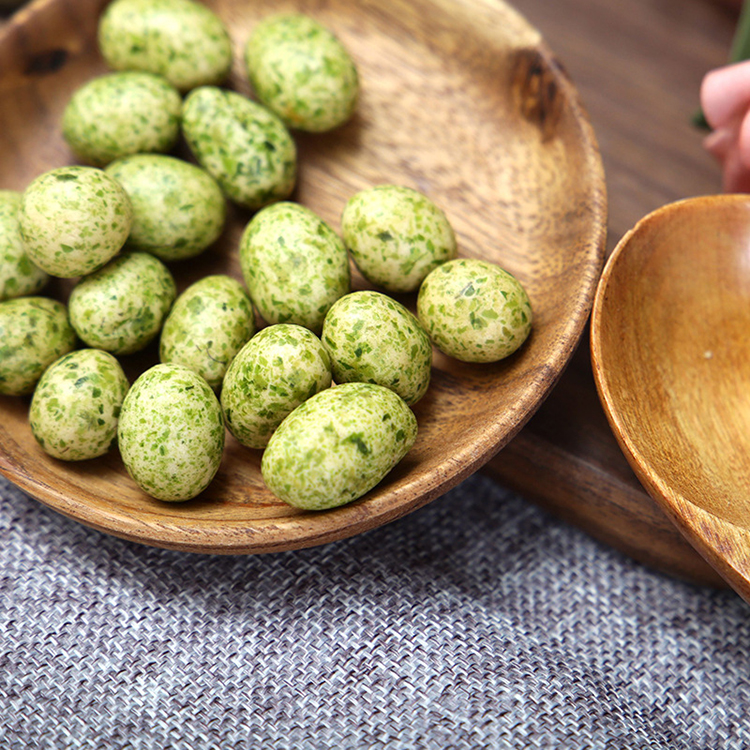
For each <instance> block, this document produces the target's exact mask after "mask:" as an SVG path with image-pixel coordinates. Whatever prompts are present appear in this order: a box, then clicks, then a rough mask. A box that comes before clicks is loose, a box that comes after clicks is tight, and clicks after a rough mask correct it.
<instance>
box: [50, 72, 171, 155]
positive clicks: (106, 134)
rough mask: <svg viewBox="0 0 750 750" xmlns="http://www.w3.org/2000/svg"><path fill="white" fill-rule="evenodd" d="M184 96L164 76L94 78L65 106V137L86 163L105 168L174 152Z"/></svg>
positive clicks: (130, 75)
mask: <svg viewBox="0 0 750 750" xmlns="http://www.w3.org/2000/svg"><path fill="white" fill-rule="evenodd" d="M181 111H182V97H181V96H180V93H179V91H177V89H176V88H175V87H174V86H172V85H171V84H169V83H168V82H167V81H166V80H165V79H164V78H162V77H161V76H156V75H153V74H152V73H141V72H135V71H129V72H125V73H109V74H108V75H104V76H100V77H99V78H94V79H93V80H91V81H89V82H88V83H86V84H84V85H83V86H82V87H81V88H79V89H78V90H77V91H76V92H75V93H74V94H73V96H72V97H71V99H70V101H69V102H68V105H67V106H66V107H65V111H64V113H63V119H62V130H63V137H64V138H65V140H66V141H67V143H68V145H69V146H70V148H71V149H72V150H73V153H74V154H75V155H76V156H77V157H78V158H79V159H80V160H81V161H83V162H86V163H87V164H93V165H94V166H98V167H101V166H104V165H106V164H109V163H110V162H111V161H114V160H115V159H121V158H123V157H125V156H130V155H131V154H139V153H150V152H153V151H156V152H160V153H161V152H165V151H169V150H170V149H171V148H172V147H173V146H174V145H175V143H176V142H177V136H178V135H179V133H180V112H181Z"/></svg>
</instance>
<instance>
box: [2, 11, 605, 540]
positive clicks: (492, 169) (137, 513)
mask: <svg viewBox="0 0 750 750" xmlns="http://www.w3.org/2000/svg"><path fill="white" fill-rule="evenodd" d="M208 4H209V5H211V6H212V7H214V9H215V10H216V12H217V13H218V14H219V15H220V16H221V17H222V18H223V19H224V20H225V22H226V23H227V25H228V27H229V28H230V32H231V34H232V38H233V41H234V44H235V61H236V62H235V67H234V70H233V72H232V76H231V79H230V81H229V83H228V85H229V86H231V87H232V88H235V89H237V90H239V91H242V92H244V93H247V94H249V93H250V90H249V87H248V84H247V81H246V77H245V75H244V72H243V70H242V65H241V50H242V46H243V44H244V41H245V40H246V38H247V36H248V34H249V32H250V30H251V28H252V27H253V25H254V23H255V22H256V21H257V20H258V19H260V18H261V17H263V16H265V15H267V14H268V13H270V12H276V11H280V10H293V9H294V10H298V11H302V12H306V13H309V14H311V15H313V16H315V17H316V18H318V19H319V20H320V21H321V22H322V23H324V24H325V25H327V26H328V27H329V28H331V29H332V30H333V31H334V32H335V33H336V34H337V35H338V36H339V37H340V38H341V39H342V40H343V42H344V43H345V44H346V45H347V47H348V48H349V49H350V50H351V51H352V53H353V56H354V57H355V59H356V62H357V64H358V67H359V70H360V73H361V79H362V96H361V102H360V106H359V109H358V112H357V114H356V116H355V117H354V119H353V120H352V121H350V122H349V123H348V124H346V125H345V126H344V127H342V128H340V129H339V130H337V131H335V132H333V133H329V134H325V135H315V136H313V135H302V134H296V135H295V137H296V140H297V143H298V146H299V158H300V179H299V185H298V188H297V190H296V193H295V195H294V196H293V197H294V199H295V200H297V201H299V202H300V203H302V204H304V205H306V206H308V207H310V208H311V209H313V210H314V211H316V212H317V213H318V214H319V215H321V216H322V217H323V218H324V219H325V220H327V221H328V222H330V223H331V224H332V225H333V226H334V227H337V228H338V227H339V218H340V214H341V211H342V209H343V206H344V203H345V202H346V200H347V199H348V198H349V197H350V196H351V195H352V194H354V193H355V192H356V191H358V190H360V189H363V188H365V187H368V186H371V185H373V184H376V183H382V182H395V183H400V184H405V185H409V186H411V187H415V188H417V189H419V190H422V191H423V192H425V193H427V194H428V195H430V196H431V197H432V198H433V200H435V201H436V202H437V203H438V204H439V205H440V206H442V207H443V208H444V209H445V211H446V213H447V214H448V216H449V218H450V220H451V222H452V224H453V226H454V228H455V230H456V233H457V236H458V239H459V246H460V254H461V255H463V256H474V257H480V258H485V259H488V260H491V261H495V262H497V263H499V264H500V265H502V266H503V267H505V268H506V269H508V270H509V271H510V272H511V273H513V274H515V275H516V276H517V277H518V278H519V279H520V281H521V282H522V283H523V284H524V286H525V287H526V289H527V290H528V292H529V295H530V297H531V300H532V305H533V307H534V311H535V316H536V317H535V323H534V329H533V333H532V335H531V337H530V339H529V340H528V341H527V343H526V345H525V346H524V347H523V348H522V350H521V351H520V352H518V353H517V354H516V355H514V356H513V357H511V358H510V359H508V360H506V361H504V362H502V363H498V364H494V365H484V366H478V365H466V364H461V363H458V362H455V361H452V360H449V359H448V358H446V357H443V356H441V355H438V356H436V360H435V368H434V372H433V382H432V385H431V387H430V391H429V393H428V395H427V396H426V397H425V398H424V399H422V401H420V402H419V403H418V404H417V405H416V407H415V413H416V415H417V419H418V422H419V428H420V434H419V438H418V440H417V443H416V445H415V446H414V448H413V449H412V451H411V452H410V453H409V455H408V456H407V457H406V458H405V459H404V461H403V462H402V463H401V464H400V465H399V466H398V467H397V468H396V469H395V470H394V471H393V472H392V474H390V475H389V476H388V477H387V478H386V480H385V481H384V482H382V483H381V484H380V485H379V486H378V487H377V488H376V489H375V490H373V491H372V492H370V493H369V494H368V495H367V496H365V497H364V498H362V499H361V500H359V501H357V502H355V503H353V504H351V505H349V506H346V507H343V508H340V509H337V510H333V511H327V512H322V513H309V512H308V513H303V512H298V511H295V510H293V509H291V508H289V507H287V506H286V505H284V504H282V503H280V502H279V501H277V500H276V499H275V498H274V497H273V496H272V495H271V494H270V493H269V492H268V490H267V489H266V488H265V486H264V485H263V482H262V479H261V477H260V472H259V464H260V455H261V454H260V452H258V451H252V450H249V449H245V448H243V447H242V446H240V445H239V444H238V443H236V442H235V441H233V440H232V439H229V440H228V444H227V448H226V452H225V456H224V460H223V463H222V466H221V468H220V471H219V474H218V475H217V477H216V479H215V480H214V482H213V484H212V485H211V486H210V488H209V489H208V490H206V491H205V492H204V493H203V494H202V495H201V496H199V497H198V498H196V499H195V500H192V501H190V502H188V503H184V504H179V505H175V504H164V503H160V502H158V501H155V500H152V499H150V498H148V497H146V496H145V495H144V494H143V493H142V492H140V490H138V489H137V488H136V487H135V486H134V485H133V483H132V482H131V481H130V479H129V478H128V476H127V474H126V472H125V470H124V468H123V466H122V463H121V461H120V458H119V456H118V454H117V453H116V452H115V453H113V454H111V455H109V456H107V457H105V458H102V459H97V460H94V461H90V462H85V463H79V464H65V463H62V462H58V461H55V460H53V459H51V458H49V457H47V456H46V455H45V454H44V453H43V452H42V451H41V450H40V449H39V448H38V446H37V445H36V443H35V441H34V439H33V437H32V435H31V432H30V429H29V427H28V424H27V410H28V399H20V398H7V397H5V398H2V399H0V472H2V473H3V474H5V475H6V476H7V477H8V478H9V479H10V480H11V481H13V482H14V483H16V484H17V485H19V486H20V487H21V488H23V489H24V490H25V491H26V492H28V493H29V494H31V495H32V496H34V497H36V498H38V499H39V500H41V501H42V502H43V503H45V504H47V505H49V506H50V507H52V508H54V509H55V510H57V511H59V512H60V513H63V514H64V515H66V516H69V517H72V518H75V519H77V520H78V521H80V522H82V523H84V524H86V525H88V526H91V527H94V528H97V529H100V530H103V531H106V532H108V533H111V534H114V535H116V536H120V537H123V538H126V539H132V540H137V541H140V542H144V543H147V544H152V545H156V546H162V547H167V548H175V549H183V550H190V551H198V552H218V553H253V552H268V551H277V550H285V549H293V548H299V547H305V546H312V545H315V544H321V543H324V542H328V541H331V540H334V539H339V538H343V537H346V536H350V535H353V534H356V533H359V532H362V531H365V530H367V529H370V528H373V527H376V526H379V525H381V524H383V523H386V522H388V521H391V520H393V519H395V518H398V517H400V516H403V515H404V514H406V513H408V512H410V511H413V510H415V509H416V508H419V507H420V506H423V505H424V504H426V503H427V502H429V501H430V500H432V499H434V498H435V497H438V496H439V495H441V494H443V493H445V492H446V491H447V490H448V489H450V488H451V487H453V486H455V485H456V484H457V483H458V482H460V481H461V480H462V479H464V478H466V477H467V476H469V475H470V474H471V473H473V472H474V471H476V470H477V469H478V468H479V467H480V466H482V465H483V464H484V463H486V462H487V461H488V460H489V459H490V458H491V457H492V456H493V455H494V454H495V453H496V452H497V451H499V450H500V449H501V448H502V447H503V446H504V445H505V444H506V443H507V442H508V441H509V440H510V439H511V438H512V437H513V436H514V435H515V434H516V433H517V432H518V431H519V430H520V428H521V427H522V426H523V424H524V423H525V422H526V420H527V419H528V418H529V417H530V416H531V414H532V413H533V412H534V411H535V410H536V409H537V407H538V406H539V405H540V404H541V403H542V401H543V400H544V398H545V397H546V396H547V394H548V393H549V392H550V389H551V388H552V387H553V385H554V384H555V382H556V380H557V378H558V376H559V375H560V373H561V372H562V370H563V369H564V367H565V365H566V363H567V362H568V360H569V359H570V357H571V355H572V353H573V351H574V349H575V347H576V345H577V343H578V341H579V339H580V337H581V334H582V331H583V328H584V325H585V322H586V320H587V317H588V313H589V311H590V306H591V303H592V300H593V293H594V289H595V286H596V281H597V279H598V277H599V273H600V271H601V266H602V264H603V258H604V242H605V226H606V206H605V188H604V176H603V170H602V166H601V161H600V157H599V153H598V149H597V146H596V142H595V138H594V135H593V133H592V130H591V127H590V124H589V122H588V119H587V117H586V115H585V113H584V112H583V110H582V108H581V105H580V103H579V101H578V96H577V94H576V91H575V89H574V87H573V85H572V84H571V82H570V81H569V80H568V79H567V78H566V76H565V74H564V72H563V71H562V70H561V68H560V67H559V65H558V64H557V62H556V61H555V59H554V57H553V55H552V54H551V53H550V51H549V50H548V49H547V48H546V46H545V44H544V43H543V41H542V40H541V38H540V35H539V33H538V32H537V31H536V30H535V29H533V28H532V27H531V26H529V24H528V23H526V22H525V20H524V19H523V18H521V17H520V16H519V15H518V14H517V13H516V12H515V11H514V10H512V9H511V8H510V7H508V6H507V5H505V4H503V3H502V2H499V1H497V0H469V1H467V0H462V1H459V0H431V1H429V2H428V1H427V0H388V1H384V2H379V3H373V2H371V1H370V0H357V1H355V2H352V1H351V0H314V1H313V0H297V1H296V2H292V1H290V0H282V1H281V2H279V1H277V0H258V1H257V2H253V3H248V2H244V1H243V0H235V1H231V0H216V2H213V3H208ZM104 5H105V2H104V0H41V1H39V2H36V3H32V4H31V5H30V6H29V7H27V9H26V10H24V11H23V12H22V13H20V14H19V15H18V16H16V17H15V18H14V19H13V21H12V22H11V23H10V24H9V26H8V27H7V28H6V30H5V32H4V33H3V35H2V36H0V71H1V72H0V165H2V167H1V172H0V188H11V189H17V190H22V189H24V187H25V186H26V185H27V184H28V183H29V182H30V181H31V180H32V179H33V178H34V177H35V176H36V175H38V174H40V173H41V172H43V171H46V170H48V169H51V168H53V167H56V166H60V165H64V164H69V163H73V162H74V159H73V157H72V155H71V153H70V152H69V150H68V149H67V147H66V146H65V144H64V142H63V140H62V138H61V135H60V127H59V121H60V117H61V113H62V111H63V108H64V106H65V104H66V103H67V101H68V99H69V97H70V95H71V94H72V92H73V91H74V90H75V89H76V88H77V87H78V86H80V85H81V84H82V83H84V82H85V81H86V80H88V79H90V78H91V77H93V76H96V75H99V74H102V73H104V72H105V70H106V69H105V66H104V64H103V62H102V60H101V58H100V57H99V54H98V52H97V49H96V44H95V35H96V25H97V17H98V14H99V13H100V11H101V9H102V7H103V6H104ZM198 54H199V51H198ZM249 218H250V215H249V214H247V213H244V212H242V211H240V210H238V209H232V211H231V212H230V220H229V225H228V228H227V230H226V232H225V233H224V235H223V236H222V238H221V239H220V240H219V242H218V243H217V245H216V246H215V248H213V249H212V250H210V251H209V252H208V253H207V254H205V255H204V256H202V257H201V258H200V259H199V260H197V261H192V262H190V263H188V264H183V265H180V264H174V265H173V267H172V270H173V271H174V273H175V276H176V277H177V279H178V285H179V286H180V287H181V288H184V286H186V285H187V284H188V283H191V282H192V281H194V280H195V279H197V278H198V277H199V276H201V275H204V274H206V273H209V272H225V273H230V274H232V275H234V276H236V277H238V278H241V276H240V272H239V264H238V260H237V256H236V246H237V242H238V238H239V236H240V233H241V231H242V229H243V228H244V226H245V224H246V223H247V221H248V220H249ZM355 286H356V287H359V288H361V287H362V286H363V284H362V280H361V279H359V278H357V279H356V282H355ZM53 289H54V293H55V294H58V295H60V296H61V298H63V299H65V295H66V293H67V290H66V288H65V287H64V285H62V284H60V285H58V288H53ZM403 301H405V302H406V303H407V304H409V305H412V306H413V304H414V301H415V300H414V299H413V298H411V297H406V298H404V300H403ZM149 357H150V358H151V361H149ZM155 361H156V355H155V353H154V351H153V348H152V349H151V350H149V352H146V353H145V354H144V355H143V356H141V357H138V358H131V359H128V361H127V362H126V369H127V370H128V371H129V374H131V376H133V375H135V374H137V371H138V370H139V369H141V368H143V367H145V366H147V365H148V364H151V363H153V362H155Z"/></svg>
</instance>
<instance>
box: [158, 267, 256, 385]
mask: <svg viewBox="0 0 750 750" xmlns="http://www.w3.org/2000/svg"><path fill="white" fill-rule="evenodd" d="M254 333H255V312H254V310H253V305H252V302H251V301H250V297H248V295H247V292H246V291H245V290H244V289H243V288H242V285H241V284H240V283H239V282H238V281H236V280H235V279H233V278H231V277H229V276H223V275H215V276H206V277H204V278H202V279H201V280H200V281H196V282H195V283H194V284H192V285H191V286H189V287H188V288H187V289H186V290H185V291H184V292H183V293H182V294H181V295H180V296H179V297H178V298H177V300H176V301H175V303H174V305H173V306H172V309H171V311H170V313H169V315H168V316H167V319H166V321H165V322H164V327H163V328H162V331H161V340H160V342H159V358H160V359H161V361H162V362H163V363H168V362H173V363H177V364H181V365H185V366H186V367H189V368H190V369H191V370H193V371H194V372H197V373H198V374H199V375H200V376H202V377H203V378H204V379H205V380H206V381H207V382H208V384H209V385H210V386H211V387H212V388H215V389H216V388H219V386H220V385H221V383H222V381H223V380H224V375H225V373H226V371H227V368H228V367H229V365H230V363H231V362H232V360H233V359H234V358H235V356H236V355H237V352H239V351H240V349H242V347H243V346H244V345H245V344H246V343H247V342H248V341H249V340H250V338H251V337H252V336H253V334H254Z"/></svg>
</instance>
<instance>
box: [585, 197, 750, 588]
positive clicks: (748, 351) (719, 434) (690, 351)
mask: <svg viewBox="0 0 750 750" xmlns="http://www.w3.org/2000/svg"><path fill="white" fill-rule="evenodd" d="M749 248H750V197H749V196H747V195H714V196H705V197H699V198H689V199H685V200H682V201H678V202H676V203H671V204H669V205H667V206H663V207H662V208H660V209H658V210H656V211H654V212H652V213H651V214H649V215H648V216H646V217H645V218H643V219H642V220H641V221H640V222H638V224H636V226H635V228H634V229H633V230H631V231H630V232H628V233H627V234H626V235H625V236H624V237H623V238H622V240H621V241H620V242H619V243H618V245H617V247H616V248H615V251H614V252H613V253H612V255H611V257H610V259H609V261H608V262H607V266H606V268H605V269H604V273H603V275H602V278H601V281H600V284H599V288H598V291H597V294H596V299H595V303H594V313H593V318H592V325H591V355H592V362H593V367H594V375H595V379H596V385H597V388H598V390H599V393H600V395H601V399H602V404H603V405H604V410H605V413H606V414H607V417H608V419H609V421H610V424H611V425H612V429H613V431H614V433H615V436H616V437H617V439H618V442H619V444H620V446H621V448H622V449H623V452H624V453H625V456H626V457H627V459H628V461H629V462H630V464H631V466H632V467H633V470H634V471H635V473H636V474H637V475H638V478H639V479H640V481H641V482H642V483H643V485H644V487H646V489H647V490H648V492H649V494H650V495H651V496H652V497H653V498H654V500H656V501H657V502H658V503H659V504H660V505H661V507H662V508H663V510H664V511H665V512H666V514H667V515H668V516H669V517H670V518H671V519H672V521H674V523H675V525H676V526H677V527H678V528H679V529H680V531H682V533H683V534H684V535H685V536H686V537H687V539H688V540H689V541H690V542H691V543H692V544H693V546H694V547H695V548H696V549H697V550H698V551H699V552H700V553H701V554H702V555H703V556H704V557H705V559H706V560H707V561H708V562H709V563H710V564H711V565H712V566H713V567H714V568H715V569H716V570H717V571H718V572H719V574H720V575H722V576H723V577H724V578H725V580H726V581H727V582H728V583H729V584H730V585H731V586H733V587H734V589H735V590H736V591H737V592H738V593H739V594H740V595H741V596H743V597H744V598H745V599H746V600H747V601H749V602H750V501H749V498H750V474H748V471H747V456H748V452H750V430H749V429H748V427H750V397H749V396H748V394H749V393H750V337H748V329H750V263H749V262H748V260H749V259H750V253H749Z"/></svg>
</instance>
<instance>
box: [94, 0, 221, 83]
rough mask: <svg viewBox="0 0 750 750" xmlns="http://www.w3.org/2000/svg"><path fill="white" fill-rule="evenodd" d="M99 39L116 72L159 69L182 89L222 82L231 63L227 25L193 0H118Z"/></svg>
mask: <svg viewBox="0 0 750 750" xmlns="http://www.w3.org/2000/svg"><path fill="white" fill-rule="evenodd" d="M98 42H99V49H100V51H101V53H102V56H103V57H104V59H105V61H106V62H107V64H108V65H109V67H110V68H112V69H113V70H139V71H146V72H149V73H155V74H157V75H161V76H163V77H164V78H166V79H167V80H168V81H169V82H170V83H171V84H172V85H173V86H174V87H175V88H177V89H179V90H180V91H183V92H184V91H189V90H190V89H193V88H195V87H197V86H206V85H214V84H220V83H222V82H223V81H224V79H225V78H226V77H227V75H228V73H229V69H230V67H231V65H232V43H231V40H230V38H229V33H228V32H227V29H226V26H225V25H224V23H223V22H222V20H221V19H220V18H219V17H218V16H217V15H216V14H215V13H214V12H213V11H212V10H210V9H209V8H207V7H206V6H205V5H202V4H201V3H198V2H194V1H193V0H114V2H111V3H110V4H109V5H108V6H107V7H106V9H105V10H104V13H103V14H102V17H101V19H100V21H99V29H98ZM196 50H199V52H196Z"/></svg>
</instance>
